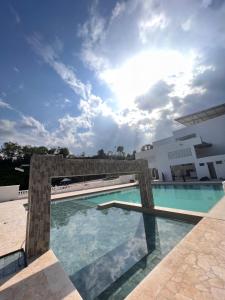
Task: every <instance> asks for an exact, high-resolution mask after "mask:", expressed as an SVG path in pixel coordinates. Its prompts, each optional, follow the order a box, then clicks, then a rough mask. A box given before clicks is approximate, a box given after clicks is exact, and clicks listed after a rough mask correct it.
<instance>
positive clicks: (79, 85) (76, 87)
mask: <svg viewBox="0 0 225 300" xmlns="http://www.w3.org/2000/svg"><path fill="white" fill-rule="evenodd" d="M27 42H28V43H29V45H30V46H31V47H32V48H33V50H34V51H35V52H36V54H37V55H39V56H40V57H41V58H42V59H43V60H44V62H45V63H47V64H48V65H49V66H50V67H51V68H53V69H54V70H55V72H56V73H57V74H58V75H59V76H60V77H61V78H62V80H63V81H64V82H65V83H66V84H67V85H69V86H70V87H71V88H72V90H73V91H74V92H75V93H76V94H77V95H79V96H81V97H83V98H85V99H86V98H87V97H88V94H89V93H90V86H89V85H88V84H87V85H85V84H84V83H83V82H81V81H80V80H79V79H78V78H77V76H76V74H75V72H74V70H73V68H72V67H71V66H67V65H65V64H64V63H63V62H61V61H60V59H59V56H58V53H57V51H56V50H55V49H54V47H53V45H48V44H44V41H43V37H42V36H41V35H40V34H38V33H35V34H33V35H32V36H29V37H27ZM58 43H59V41H58V42H57V44H58ZM57 47H58V46H57Z"/></svg>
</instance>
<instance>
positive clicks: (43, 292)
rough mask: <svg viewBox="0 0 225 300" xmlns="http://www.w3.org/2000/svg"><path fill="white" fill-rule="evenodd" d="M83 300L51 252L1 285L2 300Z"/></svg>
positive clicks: (0, 297) (0, 298)
mask: <svg viewBox="0 0 225 300" xmlns="http://www.w3.org/2000/svg"><path fill="white" fill-rule="evenodd" d="M25 299H26V300H28V299H32V300H40V299H43V300H45V299H46V300H47V299H48V300H61V299H65V300H82V298H81V297H80V295H79V293H78V291H77V290H76V289H75V288H74V286H73V284H72V282H71V281H70V280H69V278H68V277H67V275H66V274H65V272H64V270H63V268H62V267H61V265H60V263H59V261H58V260H57V258H56V257H55V255H54V253H53V252H52V251H51V250H49V251H48V252H46V253H45V254H43V255H42V256H40V257H39V258H38V259H36V260H35V261H33V262H32V263H31V264H29V266H28V267H27V268H25V269H23V270H22V271H20V272H19V273H17V274H16V275H14V276H13V277H11V278H10V279H9V280H7V281H6V282H3V283H2V285H1V282H0V300H25Z"/></svg>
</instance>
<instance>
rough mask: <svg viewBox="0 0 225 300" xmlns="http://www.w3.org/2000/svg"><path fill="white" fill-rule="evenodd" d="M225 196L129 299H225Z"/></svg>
mask: <svg viewBox="0 0 225 300" xmlns="http://www.w3.org/2000/svg"><path fill="white" fill-rule="evenodd" d="M222 207H225V197H223V198H222V200H221V201H220V202H219V203H218V204H217V205H216V206H215V208H213V209H212V210H211V211H210V212H209V213H208V214H206V217H204V218H203V219H202V221H200V222H199V224H197V225H196V226H195V228H194V229H193V230H192V231H191V232H190V233H189V234H188V235H187V236H186V237H185V238H184V239H183V240H182V241H181V242H180V243H179V244H178V245H177V246H176V247H175V248H174V249H173V250H172V251H171V252H170V253H169V254H168V255H167V256H166V258H165V259H164V260H162V261H161V263H160V264H159V265H158V266H157V267H156V268H155V269H154V270H153V271H152V272H151V273H150V274H149V275H148V276H147V277H146V278H145V279H144V280H143V281H142V282H141V283H140V284H139V285H138V286H137V287H136V288H135V289H134V290H133V291H132V292H131V293H130V295H128V297H127V298H126V299H127V300H136V299H142V300H145V299H146V300H151V299H154V300H155V299H157V300H160V299H163V300H164V299H167V300H174V299H177V300H180V299H184V300H202V299H204V300H217V299H218V300H221V299H225V213H224V212H223V211H221V210H220V209H219V208H222Z"/></svg>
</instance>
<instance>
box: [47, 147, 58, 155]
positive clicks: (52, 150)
mask: <svg viewBox="0 0 225 300" xmlns="http://www.w3.org/2000/svg"><path fill="white" fill-rule="evenodd" d="M55 153H56V148H50V149H49V150H48V154H55Z"/></svg>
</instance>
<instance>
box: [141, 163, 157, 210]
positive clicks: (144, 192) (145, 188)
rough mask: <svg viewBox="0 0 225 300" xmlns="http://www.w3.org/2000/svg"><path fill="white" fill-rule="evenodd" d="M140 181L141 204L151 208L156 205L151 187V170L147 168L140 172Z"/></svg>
mask: <svg viewBox="0 0 225 300" xmlns="http://www.w3.org/2000/svg"><path fill="white" fill-rule="evenodd" d="M138 181H139V186H140V194H141V204H142V206H143V207H145V208H151V207H153V206H154V203H153V195H152V188H151V174H150V170H149V169H146V170H144V171H143V172H141V173H139V175H138Z"/></svg>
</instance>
